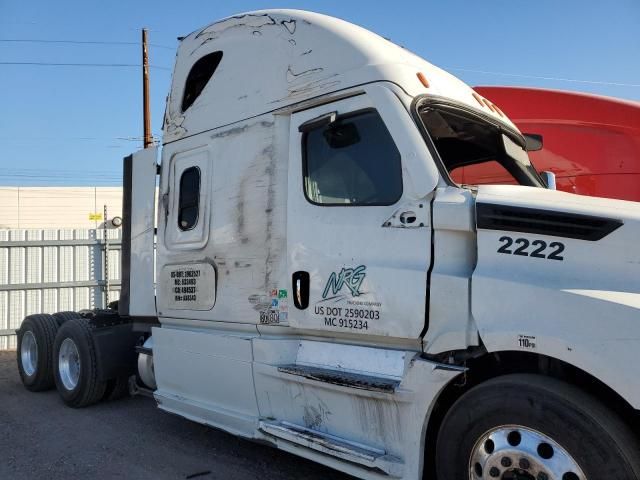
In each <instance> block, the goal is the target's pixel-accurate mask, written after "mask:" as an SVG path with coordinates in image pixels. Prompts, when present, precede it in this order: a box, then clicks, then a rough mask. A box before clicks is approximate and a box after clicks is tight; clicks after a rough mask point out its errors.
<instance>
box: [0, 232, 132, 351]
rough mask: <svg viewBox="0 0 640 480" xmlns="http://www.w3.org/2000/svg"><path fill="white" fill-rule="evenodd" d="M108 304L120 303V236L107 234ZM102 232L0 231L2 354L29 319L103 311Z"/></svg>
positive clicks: (0, 334) (0, 331)
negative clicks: (72, 312)
mask: <svg viewBox="0 0 640 480" xmlns="http://www.w3.org/2000/svg"><path fill="white" fill-rule="evenodd" d="M108 237H109V241H110V247H109V248H110V250H109V251H108V258H109V300H110V301H112V300H117V299H118V298H119V288H120V231H119V230H115V229H114V230H108ZM101 239H102V230H97V231H96V230H0V349H7V348H14V347H15V336H14V335H11V333H12V332H13V331H14V330H15V329H17V328H19V326H20V324H21V322H22V320H23V319H24V317H25V316H27V315H32V314H35V313H54V312H59V311H64V310H81V309H85V308H96V307H103V306H104V300H105V292H104V289H105V287H106V285H105V282H104V272H105V268H104V251H103V249H104V245H103V244H102V243H101Z"/></svg>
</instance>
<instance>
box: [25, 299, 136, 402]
mask: <svg viewBox="0 0 640 480" xmlns="http://www.w3.org/2000/svg"><path fill="white" fill-rule="evenodd" d="M17 360H18V370H19V372H20V377H21V379H22V383H23V384H24V385H25V387H26V388H27V389H28V390H31V391H34V392H36V391H43V390H48V389H50V388H52V387H53V386H54V385H55V386H56V388H57V390H58V393H59V394H60V396H61V398H62V400H63V401H64V402H65V403H66V404H67V405H69V406H70V407H74V408H80V407H86V406H88V405H92V404H94V403H97V402H99V401H101V400H115V399H118V398H122V397H124V396H126V395H128V393H129V389H128V378H127V377H118V378H114V379H110V380H108V381H104V380H101V379H100V374H99V358H98V352H97V351H96V347H95V344H94V342H93V339H92V334H91V325H90V324H89V322H88V321H87V320H86V319H85V318H83V317H81V316H80V315H79V314H78V313H76V312H60V313H57V314H55V315H45V314H42V315H30V316H28V317H26V318H25V320H24V321H23V323H22V326H21V328H20V330H19V331H18V350H17Z"/></svg>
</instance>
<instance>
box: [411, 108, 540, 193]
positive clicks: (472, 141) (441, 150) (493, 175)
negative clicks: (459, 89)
mask: <svg viewBox="0 0 640 480" xmlns="http://www.w3.org/2000/svg"><path fill="white" fill-rule="evenodd" d="M418 113H419V115H420V119H421V120H422V123H423V124H424V126H425V128H426V129H427V131H428V132H429V136H430V137H431V140H432V141H433V143H434V145H435V148H436V150H437V151H438V155H439V156H440V159H441V160H442V163H443V164H444V167H445V168H446V170H447V173H448V174H449V176H450V177H451V178H453V179H454V180H457V181H458V183H471V182H465V181H464V178H465V176H464V171H465V170H467V173H469V172H470V171H473V172H474V174H473V175H467V177H469V178H470V177H471V176H473V178H476V179H477V178H483V181H477V182H475V183H519V184H520V185H528V186H532V187H544V184H543V183H542V180H541V178H540V175H539V174H538V172H537V171H536V169H535V168H534V167H533V165H532V164H531V161H530V160H529V155H528V154H527V152H526V150H525V149H524V148H523V147H522V146H520V145H519V144H518V143H516V141H514V138H515V139H517V136H516V135H514V134H513V133H511V134H510V135H509V134H507V133H506V131H505V130H503V129H501V128H500V127H499V126H497V125H495V124H493V123H490V122H488V121H486V120H483V119H482V118H481V117H479V116H476V115H473V114H471V113H466V112H464V111H462V110H459V109H456V108H453V107H446V106H433V105H425V106H423V107H419V109H418ZM483 174H484V177H483V176H482V175H483ZM487 179H488V180H489V181H487Z"/></svg>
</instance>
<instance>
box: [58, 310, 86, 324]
mask: <svg viewBox="0 0 640 480" xmlns="http://www.w3.org/2000/svg"><path fill="white" fill-rule="evenodd" d="M53 318H55V319H56V321H57V322H58V325H62V324H63V323H64V322H66V321H67V320H72V319H74V318H82V315H80V314H79V313H78V312H58V313H54V314H53Z"/></svg>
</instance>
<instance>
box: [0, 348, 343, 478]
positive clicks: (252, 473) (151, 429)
mask: <svg viewBox="0 0 640 480" xmlns="http://www.w3.org/2000/svg"><path fill="white" fill-rule="evenodd" d="M15 355H16V354H15V352H0V479H3V480H4V479H30V480H31V479H47V480H49V479H57V478H61V479H62V478H64V479H77V478H91V479H96V480H99V479H110V478H126V479H154V480H159V479H186V478H189V477H190V476H192V475H196V476H195V477H193V478H197V479H198V480H200V479H203V480H209V479H214V478H218V479H225V480H231V479H233V480H236V479H238V480H244V479H257V478H260V479H301V478H304V479H309V480H313V479H318V480H320V479H322V480H338V479H341V480H346V479H347V478H350V477H346V476H344V475H342V474H340V473H338V472H335V471H333V470H330V469H328V468H325V467H323V466H321V465H318V464H315V463H313V462H310V461H307V460H304V459H301V458H298V457H296V456H293V455H290V454H288V453H285V452H280V451H278V450H276V449H274V448H271V447H268V446H264V445H259V444H256V443H252V442H249V441H246V440H241V439H239V438H236V437H234V436H232V435H229V434H227V433H224V432H220V431H218V430H214V429H212V428H208V427H205V426H203V425H199V424H196V423H193V422H190V421H188V420H185V419H183V418H180V417H177V416H174V415H170V414H168V413H165V412H162V411H161V410H159V409H158V408H156V406H155V402H154V401H153V400H152V399H150V398H145V397H141V396H138V397H133V398H128V399H125V400H119V401H116V402H111V403H99V404H97V405H94V406H92V407H89V408H85V409H79V410H74V409H71V408H68V407H66V406H65V405H64V404H63V403H62V400H60V399H59V398H58V394H57V393H56V391H55V390H52V391H49V392H42V393H31V392H29V391H27V390H26V389H25V388H24V387H23V386H22V384H21V383H20V377H19V375H18V369H17V367H16V361H15ZM200 473H201V474H202V475H197V474H200Z"/></svg>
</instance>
